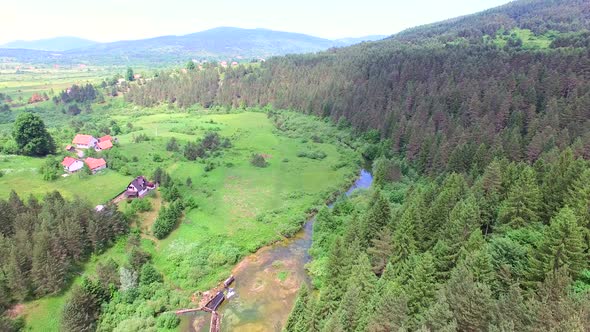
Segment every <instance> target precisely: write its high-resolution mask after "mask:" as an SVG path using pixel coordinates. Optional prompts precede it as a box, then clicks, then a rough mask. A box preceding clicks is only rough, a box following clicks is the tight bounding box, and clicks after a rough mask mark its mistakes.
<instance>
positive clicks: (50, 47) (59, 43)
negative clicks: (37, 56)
mask: <svg viewBox="0 0 590 332" xmlns="http://www.w3.org/2000/svg"><path fill="white" fill-rule="evenodd" d="M94 44H96V42H95V41H92V40H88V39H83V38H78V37H55V38H49V39H39V40H30V41H27V40H16V41H13V42H10V43H6V44H4V45H0V48H17V49H27V50H39V51H53V52H62V51H67V50H72V49H75V48H81V47H88V46H91V45H94Z"/></svg>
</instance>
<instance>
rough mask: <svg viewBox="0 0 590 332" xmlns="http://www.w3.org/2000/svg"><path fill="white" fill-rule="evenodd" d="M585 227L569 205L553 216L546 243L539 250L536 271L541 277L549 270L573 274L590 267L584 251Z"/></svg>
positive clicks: (546, 235)
mask: <svg viewBox="0 0 590 332" xmlns="http://www.w3.org/2000/svg"><path fill="white" fill-rule="evenodd" d="M583 236H584V229H583V228H582V227H580V226H578V222H577V220H576V216H575V215H574V212H573V211H572V209H570V208H568V207H565V208H562V209H561V210H560V211H559V213H558V214H557V215H556V216H555V217H553V218H552V219H551V224H550V225H549V227H547V229H546V231H545V233H544V237H543V242H542V243H541V244H540V247H539V249H538V250H537V251H536V255H535V259H534V262H533V263H534V273H535V276H536V278H538V280H543V278H544V277H545V276H546V275H547V274H548V273H556V272H557V271H558V270H559V269H562V268H563V269H565V270H566V271H568V272H569V273H570V275H571V276H573V277H575V276H577V275H578V273H579V272H580V271H581V270H582V269H583V268H584V267H587V266H588V256H587V253H585V252H584V249H585V245H584V238H583Z"/></svg>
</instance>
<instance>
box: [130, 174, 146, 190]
mask: <svg viewBox="0 0 590 332" xmlns="http://www.w3.org/2000/svg"><path fill="white" fill-rule="evenodd" d="M129 185H133V186H134V187H135V189H137V191H142V190H144V189H145V188H146V187H147V185H148V181H147V180H146V179H145V178H144V177H143V176H138V177H136V178H135V179H133V181H131V183H130V184H129Z"/></svg>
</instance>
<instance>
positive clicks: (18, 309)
mask: <svg viewBox="0 0 590 332" xmlns="http://www.w3.org/2000/svg"><path fill="white" fill-rule="evenodd" d="M24 310H25V305H24V304H22V303H18V304H15V305H14V306H13V307H12V308H10V309H8V310H6V315H7V316H8V317H10V318H16V317H18V316H20V315H22V313H23V311H24Z"/></svg>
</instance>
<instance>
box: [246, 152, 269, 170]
mask: <svg viewBox="0 0 590 332" xmlns="http://www.w3.org/2000/svg"><path fill="white" fill-rule="evenodd" d="M250 164H252V165H254V166H256V167H266V166H268V163H267V162H266V159H264V157H263V156H262V155H261V154H258V153H255V154H253V155H252V157H251V158H250Z"/></svg>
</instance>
